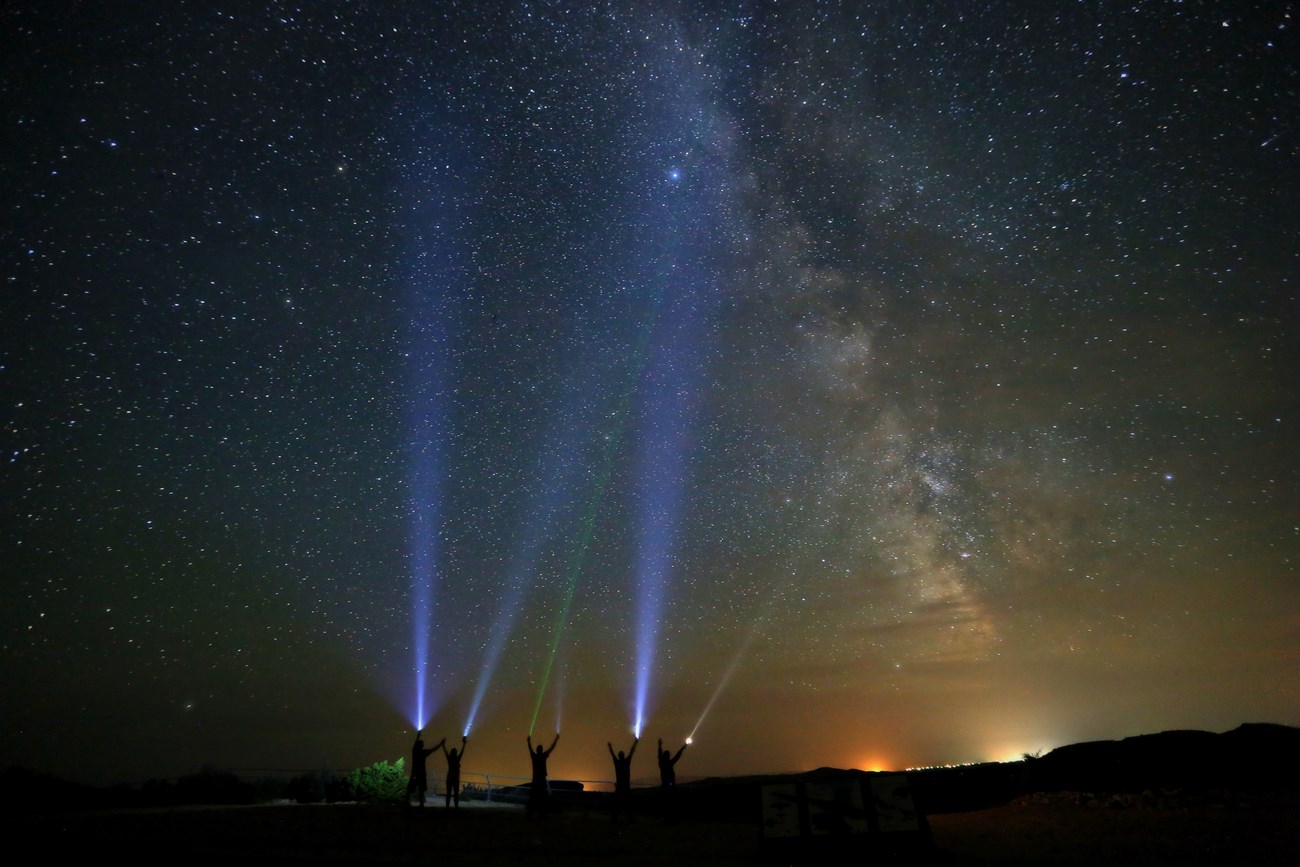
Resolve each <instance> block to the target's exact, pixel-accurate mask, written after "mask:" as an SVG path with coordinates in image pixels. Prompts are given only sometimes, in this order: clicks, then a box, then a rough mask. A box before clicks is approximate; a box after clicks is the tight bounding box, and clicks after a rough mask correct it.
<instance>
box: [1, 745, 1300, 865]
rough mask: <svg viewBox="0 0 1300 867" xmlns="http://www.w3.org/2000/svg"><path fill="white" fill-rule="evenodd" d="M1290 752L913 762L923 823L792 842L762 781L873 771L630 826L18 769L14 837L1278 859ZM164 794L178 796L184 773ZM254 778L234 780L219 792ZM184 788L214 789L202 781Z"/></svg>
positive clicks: (1012, 860) (594, 801) (158, 855)
mask: <svg viewBox="0 0 1300 867" xmlns="http://www.w3.org/2000/svg"><path fill="white" fill-rule="evenodd" d="M1297 756H1300V730H1297V729H1295V728H1291V727H1287V726H1280V725H1269V724H1251V725H1243V726H1241V727H1239V728H1237V729H1234V730H1232V731H1230V732H1226V733H1223V734H1213V733H1209V732H1199V731H1174V732H1162V733H1159V734H1150V735H1141V736H1138V737H1131V738H1126V739H1124V740H1121V741H1099V742H1093V743H1084V744H1073V745H1070V746H1066V747H1061V748H1059V749H1056V750H1053V751H1052V752H1050V753H1048V754H1046V755H1044V756H1042V757H1040V758H1031V757H1026V758H1025V759H1024V760H1023V761H1020V762H1009V763H990V764H986V765H977V766H969V767H959V768H934V769H926V770H919V771H911V772H908V773H907V777H908V780H909V782H910V784H911V788H912V796H913V798H914V800H915V803H916V804H917V806H918V808H919V809H920V811H921V812H922V813H923V814H925V816H926V820H925V822H924V823H923V824H926V825H928V828H925V829H924V831H923V833H918V834H897V833H896V834H892V835H891V834H886V833H880V834H863V835H844V836H834V835H831V836H825V837H820V838H811V839H809V838H803V839H795V840H774V839H765V838H764V836H763V834H762V832H761V828H760V805H759V796H758V789H759V787H760V786H762V785H765V784H774V783H783V782H791V781H815V780H827V779H832V778H844V777H860V776H869V775H867V774H866V773H865V772H861V771H841V770H836V769H833V768H822V769H818V770H816V771H811V772H808V773H806V774H797V775H784V776H766V777H745V778H731V779H710V780H701V781H697V782H695V783H690V784H686V785H683V786H682V787H681V788H680V790H679V794H680V796H681V797H680V804H679V808H680V809H679V811H678V820H677V821H673V822H665V821H663V819H662V817H661V815H660V813H659V803H660V802H659V800H658V798H659V793H658V791H657V790H655V789H639V790H636V792H635V795H636V797H637V803H638V814H639V821H637V822H636V823H633V824H626V823H623V822H618V823H615V822H611V821H610V819H609V816H608V814H607V812H606V806H607V798H608V795H605V794H603V793H593V792H586V793H581V794H579V793H572V792H571V793H566V794H565V796H564V797H559V798H557V800H556V805H555V809H554V811H553V813H552V814H551V815H550V816H549V817H548V818H547V819H545V820H542V821H528V820H527V819H526V818H525V817H524V813H523V810H522V809H521V808H520V807H519V806H518V805H517V804H512V803H502V802H501V801H496V802H494V803H486V802H484V801H482V800H467V801H466V804H465V806H464V807H463V808H462V809H461V810H459V811H457V812H453V811H448V810H446V809H444V808H443V807H442V806H441V801H440V800H436V799H434V800H431V803H430V806H428V807H426V808H423V809H421V808H418V807H414V806H410V805H403V804H400V803H356V802H348V803H318V804H299V803H293V802H291V801H288V800H283V799H281V800H277V801H275V802H272V803H264V804H246V805H232V804H213V803H209V804H181V803H175V804H173V805H172V806H166V807H164V806H129V805H130V804H132V803H135V804H137V805H138V804H141V803H143V800H144V799H146V798H147V793H146V792H143V791H141V789H140V788H135V789H126V788H119V789H109V790H96V789H90V788H79V787H73V786H62V787H59V785H58V783H57V781H54V780H53V779H51V778H39V777H27V778H26V779H25V780H23V779H22V778H21V777H22V775H21V774H19V773H18V772H15V771H12V770H11V771H10V772H9V773H7V774H6V782H7V783H8V785H7V787H6V796H7V798H8V799H9V804H8V809H7V811H6V813H7V815H8V816H9V817H10V818H11V819H13V820H15V825H14V826H13V827H12V828H11V830H10V833H11V834H13V838H14V839H16V840H25V841H29V842H30V844H32V845H40V846H41V847H42V848H43V850H44V851H45V852H47V853H48V854H51V855H54V854H57V855H59V856H60V857H67V856H86V857H95V858H100V859H104V858H108V859H115V858H117V857H124V858H127V859H129V860H130V862H131V863H163V862H168V863H184V864H206V863H214V864H215V863H232V862H235V863H242V864H249V863H254V864H257V863H272V862H279V863H283V862H291V863H292V862H299V861H303V862H306V861H311V862H329V863H388V864H418V863H428V862H430V861H435V862H438V863H444V864H446V863H451V864H487V865H493V864H521V863H577V864H581V863H619V864H663V863H673V864H750V863H825V862H827V861H837V862H838V861H843V862H846V863H849V862H859V863H860V862H862V861H864V860H866V859H868V858H869V859H871V860H872V863H902V864H1095V863H1123V864H1134V863H1140V864H1150V865H1163V864H1169V865H1175V864H1178V865H1183V864H1243V863H1248V864H1278V865H1282V864H1293V863H1295V860H1296V857H1297V855H1298V854H1300V787H1297V785H1296V782H1295V781H1296V780H1297V772H1298V771H1300V760H1298V759H1297V758H1296V757H1297ZM211 777H212V779H217V778H219V777H220V775H218V774H211ZM42 781H43V782H42ZM19 783H24V784H25V786H26V788H25V789H23V788H21V787H20V786H19ZM171 791H172V792H173V794H174V795H177V796H178V797H180V795H179V793H180V787H175V788H173V789H172V790H171ZM241 792H242V794H241ZM249 792H250V789H249V788H248V787H245V788H244V789H243V790H238V789H229V790H227V792H226V797H230V798H242V797H248V796H249ZM156 793H157V790H156V787H155V795H156ZM190 794H191V797H203V796H201V795H198V794H197V789H191V792H190ZM211 796H212V790H211V789H210V790H209V792H208V794H207V797H209V798H210V797H211Z"/></svg>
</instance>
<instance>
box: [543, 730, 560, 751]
mask: <svg viewBox="0 0 1300 867" xmlns="http://www.w3.org/2000/svg"><path fill="white" fill-rule="evenodd" d="M559 742H560V733H559V732H556V733H555V740H553V741H551V748H550V749H549V750H547V751H546V755H548V756H549V755H550V754H551V753H553V752H555V745H556V744H558V743H559Z"/></svg>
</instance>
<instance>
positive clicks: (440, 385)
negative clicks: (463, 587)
mask: <svg viewBox="0 0 1300 867" xmlns="http://www.w3.org/2000/svg"><path fill="white" fill-rule="evenodd" d="M416 301H417V303H416V306H417V308H418V307H420V306H421V305H423V313H421V312H419V311H417V312H416V313H415V315H416V317H417V318H416V320H415V321H413V322H412V328H411V331H412V334H411V347H410V351H409V352H408V355H407V358H408V373H409V383H410V397H409V400H410V407H409V421H408V435H407V437H408V438H407V460H408V467H407V471H408V479H409V489H408V492H407V493H408V501H409V502H408V509H409V516H410V525H409V536H408V542H409V546H410V548H409V552H408V554H409V562H410V573H411V574H410V578H411V630H412V635H411V649H412V653H413V656H414V658H413V668H414V672H413V673H414V676H415V683H414V690H413V693H414V695H413V701H414V706H413V707H412V708H411V722H412V724H413V725H414V726H415V727H416V728H417V729H420V728H423V727H424V724H425V723H426V722H428V719H429V717H430V716H431V715H432V710H431V697H430V695H429V662H430V649H431V648H430V636H431V632H432V624H433V601H434V591H435V585H436V583H437V570H438V560H439V554H440V551H439V546H438V538H439V534H438V531H439V526H440V523H441V502H442V479H443V475H444V473H445V469H446V444H445V443H446V430H445V427H444V424H445V419H446V415H447V411H446V406H445V376H446V359H445V354H446V349H447V341H448V336H447V334H446V331H445V329H444V326H443V324H442V322H441V318H440V315H439V314H441V312H442V311H441V310H438V309H437V307H438V305H432V304H430V303H429V299H428V298H427V297H426V298H419V297H417V299H416Z"/></svg>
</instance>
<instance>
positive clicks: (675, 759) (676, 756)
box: [673, 744, 686, 765]
mask: <svg viewBox="0 0 1300 867" xmlns="http://www.w3.org/2000/svg"><path fill="white" fill-rule="evenodd" d="M684 752H686V744H682V748H681V749H680V750H678V751H677V755H675V756H673V764H674V765H675V764H677V760H678V759H680V758H681V757H682V753H684Z"/></svg>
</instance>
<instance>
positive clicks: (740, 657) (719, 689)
mask: <svg viewBox="0 0 1300 867" xmlns="http://www.w3.org/2000/svg"><path fill="white" fill-rule="evenodd" d="M766 627H767V624H766V622H765V621H763V620H756V621H754V623H753V625H751V626H750V628H749V633H748V634H747V635H746V636H745V640H744V641H743V642H741V645H740V648H739V649H738V650H737V651H736V653H735V655H734V656H732V657H731V662H730V663H728V664H727V668H726V670H725V671H723V673H722V679H721V680H719V681H718V685H717V686H716V687H714V688H713V695H711V696H709V700H708V702H707V703H706V704H705V705H704V710H702V711H700V718H699V719H697V720H696V721H695V725H694V726H692V727H691V733H690V734H689V735H687V736H686V743H688V744H689V743H693V742H694V741H695V733H696V732H698V731H699V730H700V726H702V725H704V718H705V717H706V716H708V715H709V711H711V710H713V705H715V704H716V703H717V701H718V697H719V696H721V695H722V693H723V691H724V690H726V688H727V684H729V683H731V678H732V676H733V675H735V673H736V672H737V671H738V670H739V669H740V663H741V662H742V661H744V659H745V656H746V654H748V653H749V648H750V647H751V646H752V645H753V644H754V639H756V638H758V636H759V635H760V634H761V633H762V632H763V630H764V629H766Z"/></svg>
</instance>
